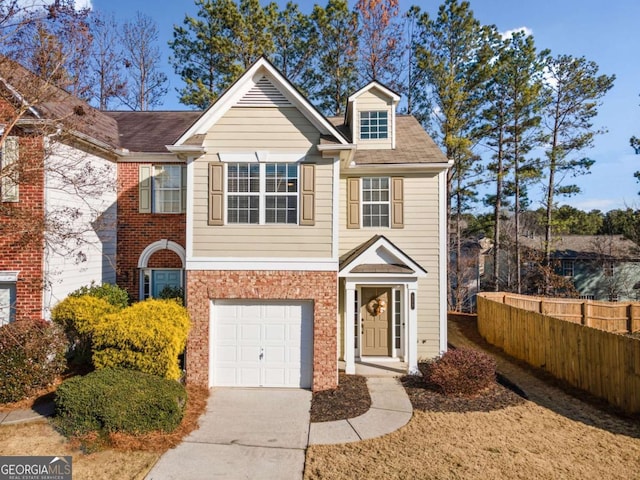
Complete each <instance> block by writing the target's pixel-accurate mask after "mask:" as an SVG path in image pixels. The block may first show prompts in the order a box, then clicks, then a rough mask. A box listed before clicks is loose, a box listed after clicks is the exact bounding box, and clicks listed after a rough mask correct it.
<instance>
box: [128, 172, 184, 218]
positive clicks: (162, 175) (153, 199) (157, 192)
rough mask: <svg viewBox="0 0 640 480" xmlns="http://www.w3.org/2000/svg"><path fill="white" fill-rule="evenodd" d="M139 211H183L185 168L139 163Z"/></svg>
mask: <svg viewBox="0 0 640 480" xmlns="http://www.w3.org/2000/svg"><path fill="white" fill-rule="evenodd" d="M139 176H140V178H139V184H138V188H139V206H138V207H139V208H138V211H139V212H140V213H184V211H185V209H186V203H187V202H186V190H187V185H186V180H187V178H186V168H185V166H184V165H153V166H152V165H140V173H139Z"/></svg>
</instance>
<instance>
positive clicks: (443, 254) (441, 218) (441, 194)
mask: <svg viewBox="0 0 640 480" xmlns="http://www.w3.org/2000/svg"><path fill="white" fill-rule="evenodd" d="M438 177H439V178H438V230H439V232H438V236H439V243H440V245H439V248H438V250H439V251H440V255H439V257H440V258H439V262H438V263H439V265H438V271H439V272H438V273H439V275H438V277H439V278H438V282H439V284H440V285H439V290H440V292H439V293H440V295H439V301H440V306H439V307H440V308H439V309H438V313H439V316H440V345H439V347H440V353H444V352H446V351H447V341H448V340H447V306H448V305H447V285H448V281H449V278H448V272H447V269H448V266H449V250H448V246H449V242H448V238H447V172H440V174H439V175H438Z"/></svg>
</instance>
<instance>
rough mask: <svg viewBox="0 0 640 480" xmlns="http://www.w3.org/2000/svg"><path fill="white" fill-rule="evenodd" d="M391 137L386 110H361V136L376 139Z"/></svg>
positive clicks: (363, 138) (364, 138)
mask: <svg viewBox="0 0 640 480" xmlns="http://www.w3.org/2000/svg"><path fill="white" fill-rule="evenodd" d="M388 137H389V124H388V119H387V112H386V111H375V112H360V138H361V139H362V140H376V139H384V138H388Z"/></svg>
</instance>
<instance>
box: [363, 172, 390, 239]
mask: <svg viewBox="0 0 640 480" xmlns="http://www.w3.org/2000/svg"><path fill="white" fill-rule="evenodd" d="M389 206H390V188H389V177H365V178H363V179H362V226H363V227H388V226H389Z"/></svg>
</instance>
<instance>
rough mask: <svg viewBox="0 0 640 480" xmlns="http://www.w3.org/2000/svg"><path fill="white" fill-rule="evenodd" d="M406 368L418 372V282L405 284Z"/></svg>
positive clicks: (412, 372) (411, 371)
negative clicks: (412, 302)
mask: <svg viewBox="0 0 640 480" xmlns="http://www.w3.org/2000/svg"><path fill="white" fill-rule="evenodd" d="M412 294H413V295H414V296H415V303H414V308H413V309H412V308H411V295H412ZM407 297H408V298H407V303H408V306H409V308H408V312H409V315H408V317H407V339H408V342H407V353H406V355H407V370H408V371H409V373H410V374H415V373H418V284H417V283H414V284H410V285H407Z"/></svg>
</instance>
